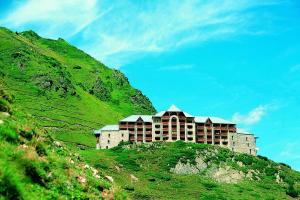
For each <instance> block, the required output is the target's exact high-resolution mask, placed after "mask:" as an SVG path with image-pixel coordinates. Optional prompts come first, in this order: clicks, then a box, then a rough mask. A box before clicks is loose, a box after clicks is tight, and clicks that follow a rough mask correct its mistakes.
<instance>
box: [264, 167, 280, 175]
mask: <svg viewBox="0 0 300 200" xmlns="http://www.w3.org/2000/svg"><path fill="white" fill-rule="evenodd" d="M277 172H278V170H277V169H275V168H274V167H272V166H271V167H267V168H265V173H266V175H267V176H273V175H275V174H276V173H277Z"/></svg>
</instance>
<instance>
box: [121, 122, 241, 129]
mask: <svg viewBox="0 0 300 200" xmlns="http://www.w3.org/2000/svg"><path fill="white" fill-rule="evenodd" d="M163 125H169V123H168V122H167V123H163ZM172 125H177V123H176V122H172ZM190 126H191V125H190ZM135 127H137V128H143V127H145V128H149V129H152V124H151V125H136V126H135V125H133V124H132V125H131V124H128V125H127V124H120V129H121V130H124V129H127V128H135ZM188 128H189V129H192V128H193V127H188ZM212 128H214V130H229V131H236V128H235V127H206V129H207V130H212ZM196 129H197V130H204V126H196Z"/></svg>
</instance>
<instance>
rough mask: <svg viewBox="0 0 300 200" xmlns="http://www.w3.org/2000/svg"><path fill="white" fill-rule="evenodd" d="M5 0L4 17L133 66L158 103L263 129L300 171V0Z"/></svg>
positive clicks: (273, 154)
mask: <svg viewBox="0 0 300 200" xmlns="http://www.w3.org/2000/svg"><path fill="white" fill-rule="evenodd" d="M111 2H112V1H109V0H101V1H96V0H66V1H59V0H57V1H54V0H27V1H17V0H15V1H9V0H0V25H1V26H5V27H7V28H10V29H12V30H16V31H23V30H28V29H32V30H34V31H36V32H37V33H38V34H40V35H41V36H44V37H49V38H54V39H56V38H58V37H61V38H64V39H66V40H67V41H68V42H70V43H71V44H73V45H75V46H77V47H78V48H80V49H83V50H84V51H86V52H88V53H89V54H91V55H92V56H93V57H95V58H97V59H98V60H100V61H101V62H103V63H105V64H106V65H107V66H109V67H112V68H117V69H120V70H121V71H122V72H124V73H125V74H126V75H127V76H128V78H129V80H130V82H131V83H132V85H133V86H135V87H136V88H138V89H140V90H142V91H143V93H144V94H146V95H147V96H148V97H149V98H150V99H151V101H152V102H153V104H154V106H155V107H156V109H157V110H163V109H166V108H167V107H168V106H169V105H170V104H176V105H177V106H178V107H180V108H181V109H183V110H185V111H187V112H189V113H191V114H194V115H210V116H219V117H223V118H225V119H229V120H233V121H235V122H236V123H238V126H239V127H241V128H244V129H246V130H248V131H251V132H253V133H255V134H256V135H257V136H258V137H259V139H258V146H259V148H260V150H259V154H261V155H264V156H267V157H269V158H271V159H273V160H275V161H278V162H285V163H287V164H289V165H291V166H292V167H293V168H295V169H297V170H300V89H299V88H300V21H299V19H300V2H299V1H297V0H294V1H293V0H269V1H268V0H266V1H264V0H227V1H219V0H210V1H208V0H199V1H193V0H191V1H186V0H182V1H175V0H169V1H168V0H165V1H158V0H157V1H155V0H153V1H152V0H151V1H150V0H149V1H134V0H132V1H126V0H121V1H113V2H114V3H113V4H112V3H111Z"/></svg>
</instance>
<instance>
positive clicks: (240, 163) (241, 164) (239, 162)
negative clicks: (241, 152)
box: [236, 161, 244, 167]
mask: <svg viewBox="0 0 300 200" xmlns="http://www.w3.org/2000/svg"><path fill="white" fill-rule="evenodd" d="M236 163H237V164H238V166H240V167H244V164H243V163H242V162H241V161H237V162H236Z"/></svg>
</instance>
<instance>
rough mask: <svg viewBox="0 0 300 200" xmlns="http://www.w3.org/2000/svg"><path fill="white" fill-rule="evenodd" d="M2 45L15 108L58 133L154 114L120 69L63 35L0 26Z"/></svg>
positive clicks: (0, 58)
mask: <svg viewBox="0 0 300 200" xmlns="http://www.w3.org/2000/svg"><path fill="white" fill-rule="evenodd" d="M0 44H1V45H0V76H1V82H2V84H1V87H3V88H4V89H6V90H7V91H9V92H10V93H11V94H12V95H13V96H14V97H15V105H16V106H19V108H20V109H22V110H25V111H26V112H28V113H31V114H32V115H33V116H34V117H36V119H37V120H38V122H40V124H41V126H44V127H46V128H48V129H49V130H52V131H54V132H55V133H56V134H57V135H58V136H61V133H66V132H67V133H73V136H74V135H76V134H78V133H80V134H84V133H87V134H90V133H91V130H92V129H95V128H99V127H101V126H103V125H105V124H111V123H116V122H117V121H118V120H119V119H120V118H122V117H124V116H127V115H129V114H132V113H144V114H145V113H154V112H155V109H154V108H153V106H152V104H151V102H150V101H149V99H148V98H147V97H145V96H144V95H143V94H142V93H141V92H140V91H138V90H136V89H134V88H132V87H131V86H130V84H129V82H128V80H127V78H126V77H125V76H124V75H123V74H122V73H121V72H119V71H117V70H112V69H109V68H107V67H106V66H104V65H103V64H102V63H100V62H98V61H96V60H95V59H93V58H92V57H90V56H89V55H87V54H85V53H84V52H82V51H81V50H79V49H77V48H75V47H73V46H71V45H69V44H68V43H67V42H65V41H64V40H62V39H58V40H50V39H44V38H41V37H39V36H38V35H37V34H35V33H34V32H32V31H27V32H23V33H19V34H16V33H12V32H10V31H9V30H7V29H5V28H0ZM87 137H89V136H87ZM62 139H63V138H62Z"/></svg>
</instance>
